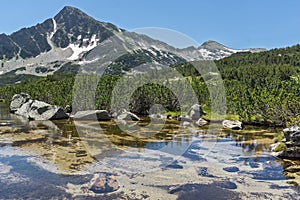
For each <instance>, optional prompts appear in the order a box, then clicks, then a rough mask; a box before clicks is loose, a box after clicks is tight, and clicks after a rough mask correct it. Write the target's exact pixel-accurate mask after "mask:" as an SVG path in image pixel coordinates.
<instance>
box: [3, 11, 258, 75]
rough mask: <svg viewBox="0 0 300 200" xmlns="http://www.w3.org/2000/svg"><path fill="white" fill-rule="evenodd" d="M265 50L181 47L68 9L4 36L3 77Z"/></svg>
mask: <svg viewBox="0 0 300 200" xmlns="http://www.w3.org/2000/svg"><path fill="white" fill-rule="evenodd" d="M262 50H263V49H246V50H234V49H230V48H227V47H225V46H224V45H221V44H219V43H217V42H214V41H207V42H205V43H203V44H202V45H201V46H200V47H198V48H197V47H189V48H184V49H177V48H175V47H172V46H170V45H168V44H166V43H164V42H161V41H158V40H154V39H152V38H150V37H148V36H146V35H141V34H137V33H134V32H128V31H125V30H123V29H120V28H118V27H116V26H115V25H113V24H110V23H104V22H100V21H97V20H95V19H93V18H92V17H90V16H88V15H87V14H85V13H83V12H82V11H80V10H79V9H77V8H73V7H69V6H67V7H64V8H63V9H62V10H61V11H60V12H59V13H58V14H57V15H56V16H55V17H54V18H52V19H47V20H46V21H44V22H43V23H41V24H37V25H36V26H32V27H30V28H23V29H21V30H19V31H17V32H14V33H12V34H11V35H6V34H1V35H0V60H1V61H0V63H1V66H0V79H1V77H5V76H6V75H8V74H9V76H10V77H11V76H18V75H24V74H25V75H26V74H28V75H35V76H46V75H48V74H52V73H54V72H56V71H59V70H60V69H61V68H62V67H63V66H65V65H66V64H68V66H72V65H76V66H78V65H79V66H85V68H84V70H86V71H99V69H101V67H102V68H103V69H104V68H107V70H106V72H107V73H111V74H119V73H124V72H125V73H126V72H128V71H132V70H133V68H134V67H136V66H138V65H140V64H143V63H154V64H160V65H170V64H176V63H181V62H186V61H194V60H207V59H209V60H214V59H221V58H224V57H227V56H229V55H231V54H233V53H236V52H239V51H251V52H253V51H262ZM71 71H72V70H71ZM100 71H101V70H100ZM22 77H23V76H22ZM19 79H20V77H19ZM19 79H16V80H19Z"/></svg>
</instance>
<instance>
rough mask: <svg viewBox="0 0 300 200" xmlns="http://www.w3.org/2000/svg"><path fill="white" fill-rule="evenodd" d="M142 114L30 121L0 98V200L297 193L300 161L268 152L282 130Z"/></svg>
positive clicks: (282, 195)
mask: <svg viewBox="0 0 300 200" xmlns="http://www.w3.org/2000/svg"><path fill="white" fill-rule="evenodd" d="M142 119H143V120H142V121H139V122H137V124H129V125H128V124H127V125H126V128H127V129H125V128H124V127H125V126H122V124H119V123H117V122H115V121H114V120H110V121H101V122H98V121H96V122H95V121H73V120H71V119H68V120H59V121H28V120H26V119H24V118H22V117H19V116H16V115H13V114H10V113H9V106H8V105H7V104H5V103H1V104H0V184H1V187H0V199H189V200H190V199H299V193H300V173H299V168H300V162H299V161H293V160H284V159H278V158H276V157H274V156H272V154H271V153H270V151H269V147H270V145H271V144H272V143H273V137H274V134H275V133H276V132H279V131H282V129H280V128H278V129H274V128H265V127H252V126H246V127H245V128H244V129H243V130H240V131H232V130H225V129H223V128H222V127H221V126H220V123H215V124H214V123H211V124H210V125H207V126H204V127H197V126H189V127H183V126H182V125H181V124H180V122H178V121H177V120H175V119H167V120H165V121H161V122H156V123H151V124H152V126H150V120H149V118H142ZM128 127H132V128H129V129H128ZM297 162H298V163H297ZM290 166H293V168H291V167H290Z"/></svg>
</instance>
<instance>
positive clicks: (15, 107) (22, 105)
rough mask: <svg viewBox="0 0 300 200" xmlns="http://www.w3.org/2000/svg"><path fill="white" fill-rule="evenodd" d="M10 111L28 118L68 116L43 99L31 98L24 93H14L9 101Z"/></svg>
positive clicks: (42, 118) (60, 117)
mask: <svg viewBox="0 0 300 200" xmlns="http://www.w3.org/2000/svg"><path fill="white" fill-rule="evenodd" d="M10 111H11V112H12V113H15V114H16V115H20V116H23V117H25V118H27V119H30V120H57V119H66V118H69V116H68V115H67V114H66V113H65V111H64V110H63V109H62V108H61V107H59V106H55V105H50V104H48V103H45V102H43V101H38V100H33V99H31V96H30V95H29V94H26V93H20V94H15V95H14V96H13V98H12V100H11V103H10Z"/></svg>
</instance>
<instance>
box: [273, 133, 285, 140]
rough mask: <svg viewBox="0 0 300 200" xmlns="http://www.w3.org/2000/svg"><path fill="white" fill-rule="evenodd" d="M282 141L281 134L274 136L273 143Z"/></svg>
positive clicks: (282, 135)
mask: <svg viewBox="0 0 300 200" xmlns="http://www.w3.org/2000/svg"><path fill="white" fill-rule="evenodd" d="M283 139H284V134H283V132H278V133H275V135H274V140H275V142H281V141H282V140H283Z"/></svg>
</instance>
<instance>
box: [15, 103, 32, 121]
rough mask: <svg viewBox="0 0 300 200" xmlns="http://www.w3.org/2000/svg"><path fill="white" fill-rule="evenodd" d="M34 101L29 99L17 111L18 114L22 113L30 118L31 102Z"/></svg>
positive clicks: (21, 114)
mask: <svg viewBox="0 0 300 200" xmlns="http://www.w3.org/2000/svg"><path fill="white" fill-rule="evenodd" d="M32 103H33V100H31V99H30V100H29V101H28V102H26V103H24V104H23V105H22V106H21V107H20V108H19V109H18V110H17V111H16V112H15V114H16V115H20V116H22V117H25V118H27V119H29V110H30V107H31V104H32Z"/></svg>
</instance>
